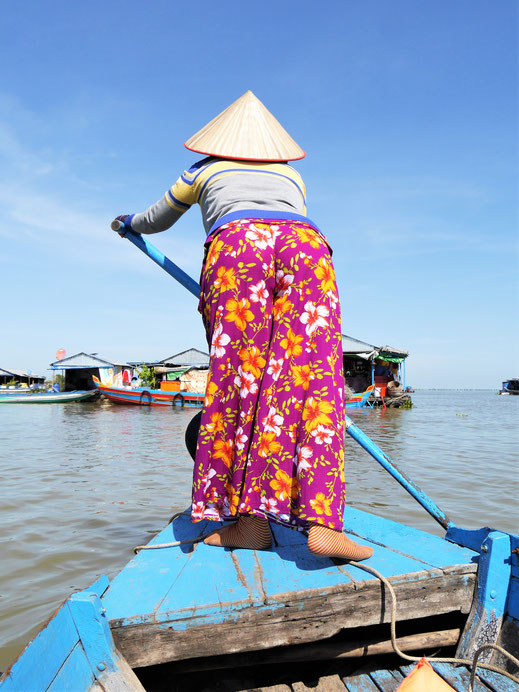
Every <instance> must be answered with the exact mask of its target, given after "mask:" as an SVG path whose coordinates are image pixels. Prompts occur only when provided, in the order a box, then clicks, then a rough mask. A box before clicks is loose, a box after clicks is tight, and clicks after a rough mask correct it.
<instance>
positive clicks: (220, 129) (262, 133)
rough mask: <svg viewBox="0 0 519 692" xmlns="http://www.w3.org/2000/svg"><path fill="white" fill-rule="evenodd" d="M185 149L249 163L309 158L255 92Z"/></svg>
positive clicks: (243, 98) (192, 138) (209, 126)
mask: <svg viewBox="0 0 519 692" xmlns="http://www.w3.org/2000/svg"><path fill="white" fill-rule="evenodd" d="M184 146H185V147H186V148H187V149H190V150H191V151H196V152H197V153H199V154H210V155H211V156H219V157H220V158H225V159H241V160H245V161H295V160H296V159H302V158H303V157H304V156H305V152H304V151H303V150H302V149H301V147H299V146H298V145H297V144H296V143H295V142H294V140H293V139H292V137H291V136H290V135H289V134H288V132H287V131H286V130H285V129H284V128H283V127H282V126H281V125H280V124H279V123H278V121H277V120H276V118H275V117H274V116H273V115H272V113H271V112H270V111H268V110H267V109H266V108H265V106H264V105H263V104H262V103H261V101H260V100H259V99H258V98H256V96H254V94H253V93H252V91H247V92H246V93H245V94H243V96H240V98H239V99H238V100H237V101H235V102H234V103H232V104H231V105H230V106H229V107H228V108H226V109H225V110H224V111H222V112H221V113H220V115H217V116H216V118H213V120H211V122H210V123H208V124H207V125H206V126H205V127H203V128H202V129H201V130H199V132H197V133H196V134H194V135H193V136H192V137H191V138H190V139H188V140H187V142H186V143H185V144H184Z"/></svg>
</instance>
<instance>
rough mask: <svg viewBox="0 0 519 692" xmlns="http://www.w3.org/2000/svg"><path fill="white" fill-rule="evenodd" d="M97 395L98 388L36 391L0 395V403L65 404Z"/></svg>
mask: <svg viewBox="0 0 519 692" xmlns="http://www.w3.org/2000/svg"><path fill="white" fill-rule="evenodd" d="M95 396H97V390H96V389H90V390H77V391H75V392H36V393H34V394H21V395H19V396H13V395H12V394H10V395H9V396H3V395H0V404H64V403H66V402H67V401H85V400H86V399H92V398H93V397H95Z"/></svg>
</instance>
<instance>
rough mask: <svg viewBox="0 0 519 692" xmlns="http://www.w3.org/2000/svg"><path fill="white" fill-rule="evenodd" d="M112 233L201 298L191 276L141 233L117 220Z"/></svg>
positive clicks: (112, 226) (112, 225)
mask: <svg viewBox="0 0 519 692" xmlns="http://www.w3.org/2000/svg"><path fill="white" fill-rule="evenodd" d="M111 228H112V231H117V232H118V233H119V235H121V236H123V237H124V238H127V239H128V240H129V241H130V242H131V243H133V244H134V245H135V246H136V247H138V248H139V250H141V251H142V252H144V254H145V255H148V257H149V258H150V259H152V260H153V261H154V262H156V263H157V264H158V265H159V267H162V269H164V271H166V272H167V273H168V274H169V275H170V276H172V277H173V278H174V279H176V280H177V281H178V282H179V283H180V284H182V286H184V288H187V290H188V291H189V292H190V293H192V294H193V295H194V296H195V298H200V286H199V284H197V282H196V281H195V280H194V279H192V278H191V277H190V276H189V274H186V272H185V271H183V270H182V269H181V268H180V267H178V266H177V265H176V264H175V263H174V262H172V261H171V260H170V259H168V258H167V257H166V256H165V255H163V254H162V252H160V250H157V248H156V247H155V246H154V245H152V244H151V243H150V242H149V241H148V240H146V239H145V238H143V237H142V235H141V234H140V233H135V231H132V230H131V229H127V228H126V226H125V225H124V223H123V222H122V221H117V219H115V220H114V221H112V223H111Z"/></svg>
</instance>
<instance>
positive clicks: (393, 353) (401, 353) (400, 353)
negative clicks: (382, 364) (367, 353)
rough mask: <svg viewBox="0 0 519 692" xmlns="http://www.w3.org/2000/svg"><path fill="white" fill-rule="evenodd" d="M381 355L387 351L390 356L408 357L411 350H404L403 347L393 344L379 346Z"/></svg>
mask: <svg viewBox="0 0 519 692" xmlns="http://www.w3.org/2000/svg"><path fill="white" fill-rule="evenodd" d="M377 350H378V351H379V353H380V355H384V353H387V355H388V356H400V357H401V358H407V356H408V355H409V351H404V350H403V349H401V348H394V347H393V346H379V347H378V349H377Z"/></svg>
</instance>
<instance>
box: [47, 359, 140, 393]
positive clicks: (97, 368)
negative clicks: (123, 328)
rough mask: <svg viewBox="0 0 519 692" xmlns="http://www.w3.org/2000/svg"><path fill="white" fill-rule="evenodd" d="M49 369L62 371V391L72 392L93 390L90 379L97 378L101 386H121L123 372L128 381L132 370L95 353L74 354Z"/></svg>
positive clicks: (123, 364) (93, 386)
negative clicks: (126, 374)
mask: <svg viewBox="0 0 519 692" xmlns="http://www.w3.org/2000/svg"><path fill="white" fill-rule="evenodd" d="M50 369H51V370H54V371H63V374H64V376H65V382H64V386H63V391H65V392H72V391H74V390H77V389H95V388H96V387H95V384H94V380H93V379H92V377H93V376H94V375H95V377H98V378H99V379H100V380H101V382H102V383H103V384H106V385H114V386H122V384H123V376H124V372H125V370H126V371H128V376H129V379H131V375H132V374H133V369H132V368H131V367H130V366H129V365H127V364H126V363H117V362H115V361H111V360H106V359H104V358H100V357H99V356H98V355H97V353H84V352H81V353H76V354H75V355H73V356H69V357H68V358H63V360H56V361H54V363H51V364H50Z"/></svg>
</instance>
